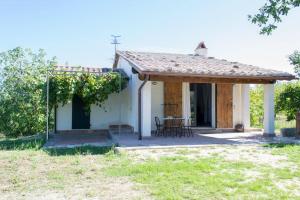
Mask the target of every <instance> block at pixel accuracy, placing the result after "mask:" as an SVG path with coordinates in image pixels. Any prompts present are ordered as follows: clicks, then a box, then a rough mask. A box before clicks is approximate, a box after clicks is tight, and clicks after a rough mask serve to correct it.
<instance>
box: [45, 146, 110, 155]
mask: <svg viewBox="0 0 300 200" xmlns="http://www.w3.org/2000/svg"><path fill="white" fill-rule="evenodd" d="M44 151H45V152H46V153H48V154H49V155H50V156H66V155H99V154H106V153H109V152H114V147H109V146H108V147H95V146H82V147H72V148H48V149H44Z"/></svg>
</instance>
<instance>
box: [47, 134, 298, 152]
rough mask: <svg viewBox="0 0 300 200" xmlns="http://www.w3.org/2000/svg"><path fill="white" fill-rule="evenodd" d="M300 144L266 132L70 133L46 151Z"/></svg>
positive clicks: (56, 138)
mask: <svg viewBox="0 0 300 200" xmlns="http://www.w3.org/2000/svg"><path fill="white" fill-rule="evenodd" d="M276 142H285V143H300V140H296V139H294V138H284V137H274V138H266V137H263V136H262V132H242V133H237V132H223V133H209V134H204V133H197V132H195V133H194V137H155V136H152V137H149V138H143V140H138V135H137V134H133V133H125V132H124V133H120V134H109V132H108V131H106V130H97V131H69V132H63V133H58V134H51V135H50V137H49V140H48V141H47V143H46V144H45V145H44V147H45V148H62V147H63V148H66V147H77V146H84V145H90V146H100V147H106V146H112V145H115V146H119V147H121V148H166V147H197V146H203V145H224V144H225V145H242V144H265V143H276Z"/></svg>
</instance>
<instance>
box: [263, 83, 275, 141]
mask: <svg viewBox="0 0 300 200" xmlns="http://www.w3.org/2000/svg"><path fill="white" fill-rule="evenodd" d="M274 120H275V119H274V84H265V85H264V133H263V134H264V136H269V137H270V136H271V137H272V136H275V133H274V130H275V126H274Z"/></svg>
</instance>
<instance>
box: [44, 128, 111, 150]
mask: <svg viewBox="0 0 300 200" xmlns="http://www.w3.org/2000/svg"><path fill="white" fill-rule="evenodd" d="M85 145H89V146H101V147H104V146H112V145H113V141H112V140H111V138H110V135H109V133H108V131H105V130H96V131H92V132H89V131H69V132H63V133H57V134H50V135H49V140H48V141H47V142H46V144H45V145H44V147H45V148H65V147H77V146H85Z"/></svg>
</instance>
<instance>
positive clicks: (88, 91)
mask: <svg viewBox="0 0 300 200" xmlns="http://www.w3.org/2000/svg"><path fill="white" fill-rule="evenodd" d="M126 86H127V79H126V78H124V77H122V76H121V74H119V73H117V72H108V73H106V74H104V75H102V76H98V75H96V74H88V73H81V74H67V73H63V74H60V75H56V76H53V77H51V78H50V79H49V107H50V109H52V108H54V107H56V106H57V105H58V104H59V103H62V104H63V105H65V104H66V103H68V102H70V101H71V100H72V97H73V96H74V95H77V96H79V97H80V98H81V100H82V101H83V102H84V104H85V105H86V109H87V110H89V109H90V105H91V104H96V105H98V106H100V107H101V106H102V105H103V103H104V101H105V100H107V99H108V96H109V95H110V94H112V93H118V92H120V91H121V90H123V89H124V88H126Z"/></svg>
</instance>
